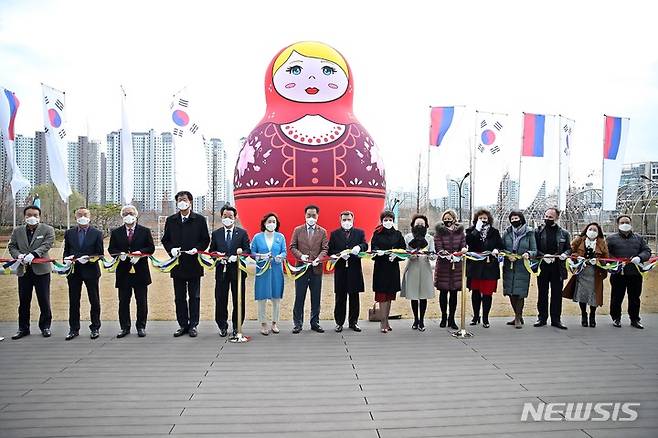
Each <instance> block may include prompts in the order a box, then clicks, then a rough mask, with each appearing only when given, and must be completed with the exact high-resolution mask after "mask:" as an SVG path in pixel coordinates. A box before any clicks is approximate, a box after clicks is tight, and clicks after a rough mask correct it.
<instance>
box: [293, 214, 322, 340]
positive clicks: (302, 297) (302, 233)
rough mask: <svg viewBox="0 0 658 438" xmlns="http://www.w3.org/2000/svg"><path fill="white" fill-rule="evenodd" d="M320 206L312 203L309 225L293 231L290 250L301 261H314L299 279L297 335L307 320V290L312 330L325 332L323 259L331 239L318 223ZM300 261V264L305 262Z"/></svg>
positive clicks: (297, 287) (294, 316) (295, 330)
mask: <svg viewBox="0 0 658 438" xmlns="http://www.w3.org/2000/svg"><path fill="white" fill-rule="evenodd" d="M319 215H320V208H319V207H317V206H316V205H308V206H307V207H306V208H305V209H304V217H305V222H306V223H305V224H303V225H299V226H298V227H296V228H295V229H294V231H293V232H292V238H291V239H290V252H291V253H292V255H293V256H294V257H295V258H296V259H297V260H299V261H300V262H301V263H311V266H309V268H308V269H307V270H306V272H304V275H302V276H301V277H299V278H298V279H297V280H295V304H294V306H293V311H292V313H293V316H292V317H293V324H294V325H293V329H292V332H293V333H295V334H297V333H299V332H301V331H302V324H303V322H304V301H306V291H307V290H308V289H310V290H311V330H313V331H315V332H318V333H324V329H323V328H322V327H321V326H320V296H321V295H320V294H321V290H322V259H323V258H324V257H326V256H327V253H328V250H329V239H328V238H327V230H325V229H324V228H322V227H321V226H319V225H318V217H319ZM301 263H298V265H301Z"/></svg>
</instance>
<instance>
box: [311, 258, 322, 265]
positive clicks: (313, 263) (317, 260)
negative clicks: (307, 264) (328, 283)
mask: <svg viewBox="0 0 658 438" xmlns="http://www.w3.org/2000/svg"><path fill="white" fill-rule="evenodd" d="M319 264H320V259H315V260H313V261H312V262H311V265H313V266H317V265H319Z"/></svg>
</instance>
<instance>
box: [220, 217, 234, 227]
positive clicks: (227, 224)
mask: <svg viewBox="0 0 658 438" xmlns="http://www.w3.org/2000/svg"><path fill="white" fill-rule="evenodd" d="M234 223H235V220H234V219H231V218H230V217H223V218H222V224H224V226H225V227H229V228H230V227H232V226H233V224H234Z"/></svg>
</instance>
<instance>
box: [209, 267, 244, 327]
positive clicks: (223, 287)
mask: <svg viewBox="0 0 658 438" xmlns="http://www.w3.org/2000/svg"><path fill="white" fill-rule="evenodd" d="M241 275H242V285H241V289H242V297H241V299H242V305H241V306H240V307H241V309H240V312H241V313H240V314H241V316H242V318H241V319H242V323H244V316H245V290H246V286H245V282H246V279H247V275H246V274H244V273H243V272H241ZM229 288H230V289H231V298H232V301H233V311H232V312H231V325H232V326H233V330H237V329H238V265H237V263H230V264H227V265H226V267H225V269H224V270H223V271H222V272H220V273H219V275H217V276H216V277H215V322H216V323H217V327H219V328H220V329H224V330H226V329H228V291H229Z"/></svg>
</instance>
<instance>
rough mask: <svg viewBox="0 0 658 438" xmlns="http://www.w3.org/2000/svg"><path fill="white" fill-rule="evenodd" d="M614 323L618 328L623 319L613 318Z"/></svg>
mask: <svg viewBox="0 0 658 438" xmlns="http://www.w3.org/2000/svg"><path fill="white" fill-rule="evenodd" d="M612 325H613V326H615V327H617V328H619V327H621V320H619V319H614V320H612Z"/></svg>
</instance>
